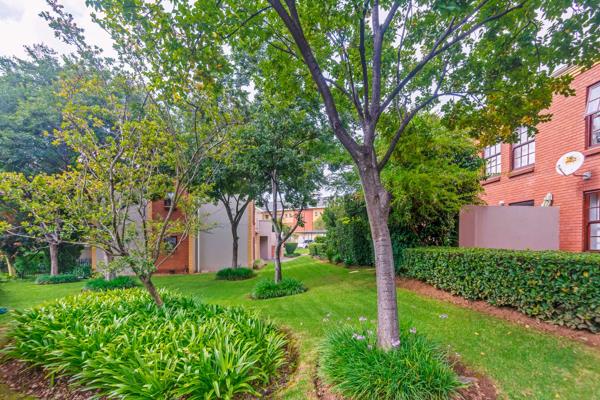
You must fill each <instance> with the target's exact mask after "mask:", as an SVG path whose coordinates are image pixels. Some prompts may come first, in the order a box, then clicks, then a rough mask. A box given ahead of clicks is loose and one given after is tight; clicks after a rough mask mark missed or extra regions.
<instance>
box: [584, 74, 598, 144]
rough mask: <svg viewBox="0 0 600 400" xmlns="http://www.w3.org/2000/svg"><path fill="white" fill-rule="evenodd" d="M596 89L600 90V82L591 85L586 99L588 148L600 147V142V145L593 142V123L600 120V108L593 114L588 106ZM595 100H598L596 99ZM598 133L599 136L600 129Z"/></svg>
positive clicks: (585, 113) (585, 112)
mask: <svg viewBox="0 0 600 400" xmlns="http://www.w3.org/2000/svg"><path fill="white" fill-rule="evenodd" d="M595 88H599V89H600V81H598V82H596V83H593V84H591V85H590V86H588V87H587V94H586V97H585V110H584V115H585V136H586V143H587V147H588V148H590V147H598V146H600V140H599V141H598V143H593V140H592V134H593V133H594V132H593V131H592V129H593V121H594V120H595V119H596V118H599V119H600V106H599V108H598V110H596V111H593V112H591V113H588V111H587V109H588V106H589V104H590V101H591V100H592V99H590V95H591V93H592V90H593V89H595ZM599 99H600V97H599ZM594 100H596V98H595V99H594ZM596 132H598V134H599V135H600V129H599V130H598V131H596Z"/></svg>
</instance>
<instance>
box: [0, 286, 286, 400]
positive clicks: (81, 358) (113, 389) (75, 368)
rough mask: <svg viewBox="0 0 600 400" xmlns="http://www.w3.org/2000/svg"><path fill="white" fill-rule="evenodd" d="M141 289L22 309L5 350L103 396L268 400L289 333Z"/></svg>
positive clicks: (241, 313) (237, 311)
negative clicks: (157, 299)
mask: <svg viewBox="0 0 600 400" xmlns="http://www.w3.org/2000/svg"><path fill="white" fill-rule="evenodd" d="M161 295H162V297H163V300H164V302H165V306H164V307H163V308H158V307H157V306H156V305H155V304H154V303H153V302H152V300H151V298H150V296H149V295H148V294H147V293H146V291H145V290H143V289H130V290H111V291H105V292H84V293H81V294H79V295H77V296H72V297H67V298H63V299H60V300H57V301H54V302H52V303H46V304H45V305H44V306H41V307H36V308H34V309H31V310H27V311H25V312H22V313H17V316H16V325H15V327H14V329H13V330H12V331H11V333H10V338H11V340H12V342H11V343H10V344H9V346H8V347H7V348H5V350H4V352H5V353H6V354H7V355H8V356H9V357H13V358H17V359H20V360H23V361H25V362H28V363H30V364H32V365H35V366H40V367H43V368H45V371H46V372H47V373H48V374H49V375H50V376H67V377H70V378H71V382H72V383H73V384H74V385H75V386H79V387H84V388H88V389H91V390H98V391H99V393H98V397H102V396H106V397H111V398H129V399H190V400H191V399H208V398H247V397H248V398H249V397H260V392H261V390H263V389H264V388H265V386H267V385H269V384H270V383H272V382H273V381H274V378H276V376H277V375H278V371H279V369H280V368H281V367H282V366H283V365H284V364H285V363H286V359H287V351H286V349H287V346H288V343H289V340H288V338H287V336H286V335H285V334H284V333H282V332H281V331H280V330H279V329H277V327H276V326H275V325H273V324H272V323H270V322H265V321H263V320H261V319H259V318H258V317H257V316H255V315H254V314H251V313H248V312H246V311H245V310H243V309H241V308H226V307H221V306H218V305H207V304H202V303H200V302H199V301H198V300H196V299H193V298H190V297H185V296H181V295H177V294H173V293H170V292H167V291H161Z"/></svg>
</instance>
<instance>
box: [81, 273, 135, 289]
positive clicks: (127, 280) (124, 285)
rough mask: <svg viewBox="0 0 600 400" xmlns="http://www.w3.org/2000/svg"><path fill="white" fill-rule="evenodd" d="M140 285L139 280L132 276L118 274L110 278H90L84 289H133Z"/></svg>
mask: <svg viewBox="0 0 600 400" xmlns="http://www.w3.org/2000/svg"><path fill="white" fill-rule="evenodd" d="M138 286H140V283H139V282H138V280H137V279H135V278H133V277H131V276H117V277H116V278H114V279H110V280H106V279H104V278H95V279H90V280H89V281H87V282H86V284H85V286H84V287H83V290H91V291H96V292H99V291H103V290H112V289H131V288H134V287H138Z"/></svg>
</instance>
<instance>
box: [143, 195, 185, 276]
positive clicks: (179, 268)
mask: <svg viewBox="0 0 600 400" xmlns="http://www.w3.org/2000/svg"><path fill="white" fill-rule="evenodd" d="M167 212H168V208H165V202H164V200H157V201H153V202H152V211H151V215H152V218H155V219H158V218H163V217H164V216H165V215H166V214H167ZM181 217H182V215H181V211H179V210H177V209H176V210H175V211H174V212H173V214H172V215H171V218H173V219H179V218H181ZM177 240H178V241H179V240H180V236H178V237H177ZM189 251H190V241H189V238H185V239H184V240H183V241H182V242H181V244H180V245H179V247H177V250H175V252H174V253H173V254H172V255H171V256H170V257H168V258H167V259H166V260H165V259H164V258H163V259H159V263H160V265H159V267H158V270H157V272H158V273H159V274H169V273H178V274H182V273H187V272H189V270H188V263H189ZM163 260H164V261H163Z"/></svg>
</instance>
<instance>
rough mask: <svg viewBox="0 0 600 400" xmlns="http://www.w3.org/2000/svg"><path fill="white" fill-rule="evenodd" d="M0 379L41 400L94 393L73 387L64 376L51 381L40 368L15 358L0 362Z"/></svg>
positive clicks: (76, 399) (80, 399)
mask: <svg viewBox="0 0 600 400" xmlns="http://www.w3.org/2000/svg"><path fill="white" fill-rule="evenodd" d="M0 379H1V380H2V381H3V383H4V384H6V385H7V386H8V387H10V388H11V390H13V391H15V392H19V393H24V394H27V395H29V396H33V397H35V398H38V399H43V400H87V399H89V398H91V397H92V396H94V395H95V394H96V393H95V392H92V391H85V390H76V389H74V388H73V387H71V386H70V385H69V381H68V380H67V379H65V378H55V379H54V382H52V381H51V379H50V378H49V377H48V376H47V374H46V373H45V372H44V370H43V369H42V368H39V367H31V366H29V365H27V364H26V363H24V362H21V361H17V360H9V361H7V362H5V363H3V364H0Z"/></svg>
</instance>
